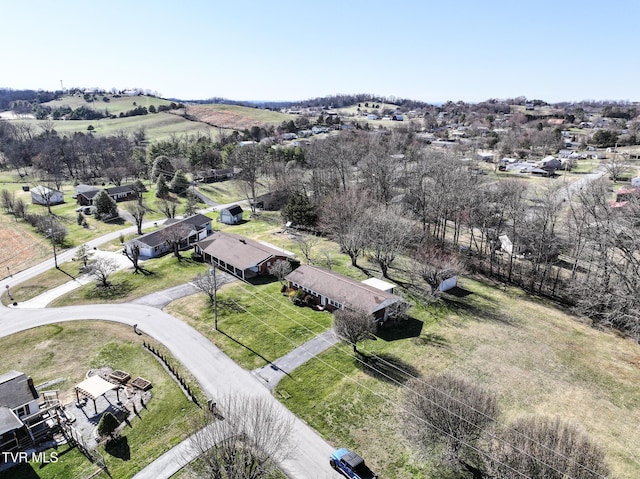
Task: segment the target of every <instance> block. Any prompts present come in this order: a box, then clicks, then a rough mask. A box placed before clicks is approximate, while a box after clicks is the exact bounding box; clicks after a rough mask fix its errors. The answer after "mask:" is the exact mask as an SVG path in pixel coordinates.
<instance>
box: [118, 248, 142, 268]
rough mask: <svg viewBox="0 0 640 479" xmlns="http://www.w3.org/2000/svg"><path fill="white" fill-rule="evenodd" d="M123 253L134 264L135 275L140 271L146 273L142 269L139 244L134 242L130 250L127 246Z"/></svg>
mask: <svg viewBox="0 0 640 479" xmlns="http://www.w3.org/2000/svg"><path fill="white" fill-rule="evenodd" d="M122 252H123V253H124V255H125V256H126V257H127V259H128V260H129V261H131V263H132V264H133V274H138V273H139V272H140V271H144V270H143V269H142V268H141V267H140V245H139V244H138V243H136V242H132V243H131V244H130V246H129V247H128V248H127V247H126V246H125V247H124V248H123V250H122Z"/></svg>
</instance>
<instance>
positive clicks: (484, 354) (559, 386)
mask: <svg viewBox="0 0 640 479" xmlns="http://www.w3.org/2000/svg"><path fill="white" fill-rule="evenodd" d="M461 286H463V287H464V288H465V289H467V290H468V291H470V292H471V293H472V294H470V295H469V296H467V297H464V298H455V297H447V298H446V300H445V301H444V302H442V303H441V304H440V305H436V306H432V307H428V308H420V309H416V308H414V309H412V310H411V314H412V315H413V316H417V320H416V321H411V322H410V323H408V324H406V325H404V327H403V325H401V326H400V327H399V328H398V329H391V330H388V331H383V332H381V333H380V334H379V337H378V340H377V341H367V342H365V343H364V344H363V345H362V346H361V349H362V350H363V351H364V352H365V354H366V355H367V356H369V357H373V355H375V356H377V357H381V358H383V359H384V360H385V361H380V360H379V359H377V358H376V357H373V360H374V361H373V362H370V363H368V364H373V365H374V367H375V368H376V369H382V370H384V372H385V374H388V375H390V376H392V377H393V378H394V380H397V381H399V382H400V383H402V382H403V381H404V380H406V376H405V375H403V374H400V373H399V372H398V371H397V370H395V369H394V368H392V367H390V366H389V363H392V364H394V365H396V366H399V367H400V368H401V369H402V370H406V371H409V372H411V373H412V374H413V375H422V376H429V375H432V374H437V373H439V372H442V371H445V370H447V371H451V372H454V373H456V374H460V375H463V376H466V377H468V378H470V379H472V380H473V381H474V382H476V383H478V384H480V385H482V386H484V387H485V388H487V389H489V390H490V391H491V392H493V393H494V394H495V395H496V396H497V398H498V401H499V405H500V407H501V408H502V411H503V413H502V416H501V417H500V420H501V421H503V422H508V421H511V420H513V419H514V418H517V417H521V416H523V415H528V414H539V415H549V416H555V415H558V416H560V417H562V418H564V419H567V420H570V421H572V422H575V423H577V424H578V425H579V426H581V427H582V428H584V429H585V430H586V432H587V433H588V434H589V435H590V436H591V437H592V438H593V439H594V440H596V442H598V443H600V444H601V445H602V446H603V447H604V449H605V451H606V456H607V460H608V462H609V464H610V465H611V467H612V469H613V471H614V472H615V474H616V475H617V476H618V477H621V478H630V479H631V478H635V477H638V476H639V475H640V463H639V462H638V461H637V459H636V451H637V450H638V449H639V448H640V430H639V429H638V428H637V427H636V425H637V424H638V421H639V420H640V407H639V406H640V367H639V366H638V365H640V352H639V350H638V346H637V345H636V344H634V343H632V342H630V341H628V340H625V339H623V338H620V337H618V336H617V335H615V334H609V333H604V332H600V331H596V330H594V329H592V328H591V327H589V326H588V325H586V324H582V323H580V322H579V321H577V320H576V318H574V317H572V316H570V315H568V314H566V313H565V312H563V311H561V310H559V309H557V308H556V307H554V306H553V305H552V304H550V303H547V302H546V301H543V300H539V299H536V298H529V297H528V296H527V295H526V294H524V293H522V292H521V291H519V290H516V289H510V288H504V287H502V286H499V285H490V284H487V283H482V282H476V281H472V280H468V279H465V280H464V282H463V283H462V285H461ZM401 390H402V388H401V387H400V386H399V385H398V384H397V383H396V382H394V381H391V380H389V379H386V378H385V377H384V376H383V375H382V374H381V373H380V372H377V371H375V370H374V369H372V368H371V367H370V366H368V365H363V364H362V363H360V362H358V361H357V360H356V359H355V358H354V356H353V355H352V354H351V351H350V348H349V347H347V346H345V345H338V346H336V347H334V348H332V349H331V350H328V351H326V352H325V353H323V354H321V355H320V356H319V357H317V358H315V359H314V360H312V361H310V362H309V363H307V364H305V365H304V366H302V367H301V368H298V369H296V370H295V371H293V372H292V374H291V376H288V377H286V378H285V379H284V380H283V381H282V382H281V383H280V384H279V386H278V388H277V390H276V395H278V396H279V397H280V398H281V400H282V402H283V403H284V404H286V405H287V407H289V408H290V409H291V410H292V411H293V412H294V413H296V414H297V415H299V416H300V417H301V418H303V420H305V421H306V422H308V423H309V424H310V425H311V426H312V427H314V428H316V429H317V430H318V431H319V432H320V434H321V435H322V436H323V437H325V438H326V439H328V440H329V441H330V442H331V443H333V444H335V445H336V446H338V445H340V446H342V445H344V446H347V447H353V448H355V449H356V450H358V451H359V452H361V453H362V454H363V456H364V457H366V458H367V460H368V461H369V462H371V465H372V466H373V468H374V469H376V470H377V471H378V472H379V473H380V474H381V476H382V477H388V478H403V477H412V478H421V477H422V478H433V479H436V478H438V477H441V476H439V473H438V472H434V471H435V469H434V464H433V463H431V462H429V460H428V459H427V460H426V462H424V461H420V460H418V459H416V458H415V457H414V456H413V455H412V453H411V451H410V449H409V448H408V446H407V443H406V441H405V440H404V439H403V437H402V431H401V428H400V426H399V425H398V421H397V419H396V404H397V399H398V395H399V393H400V392H401Z"/></svg>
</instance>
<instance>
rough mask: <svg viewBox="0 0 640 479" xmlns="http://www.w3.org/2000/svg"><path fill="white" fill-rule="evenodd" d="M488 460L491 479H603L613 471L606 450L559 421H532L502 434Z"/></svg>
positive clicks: (518, 423)
mask: <svg viewBox="0 0 640 479" xmlns="http://www.w3.org/2000/svg"><path fill="white" fill-rule="evenodd" d="M497 439H498V440H495V439H494V440H493V441H490V443H489V452H490V454H488V455H487V456H486V462H487V469H488V472H489V474H490V475H491V477H493V478H496V479H511V478H513V477H515V475H514V472H516V471H517V473H519V475H521V476H522V477H529V478H531V479H563V478H565V477H575V478H578V477H579V478H580V479H603V478H605V477H608V474H609V467H608V466H607V464H606V462H605V457H604V452H603V450H602V448H601V447H600V446H599V445H598V444H596V443H595V442H593V441H592V440H591V439H589V437H588V436H587V435H586V434H585V433H584V432H583V431H581V430H580V429H579V428H578V427H576V426H575V425H574V424H571V423H568V422H566V421H562V420H560V419H559V418H555V419H551V418H546V417H529V418H523V419H519V420H517V421H515V423H514V424H512V425H511V426H510V427H509V428H508V429H505V430H501V431H499V432H498V435H497Z"/></svg>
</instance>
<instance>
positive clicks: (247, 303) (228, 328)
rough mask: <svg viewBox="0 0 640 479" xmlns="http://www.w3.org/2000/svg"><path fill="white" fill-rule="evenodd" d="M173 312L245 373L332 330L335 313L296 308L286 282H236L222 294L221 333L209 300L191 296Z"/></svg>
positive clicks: (176, 303) (175, 304)
mask: <svg viewBox="0 0 640 479" xmlns="http://www.w3.org/2000/svg"><path fill="white" fill-rule="evenodd" d="M167 312H168V313H169V314H171V315H173V316H175V317H177V318H180V319H182V320H184V321H185V322H187V323H188V324H190V325H191V326H193V327H194V328H196V329H197V330H198V331H200V332H201V333H202V334H203V335H205V336H206V337H208V338H209V339H210V340H211V341H212V342H213V343H214V344H215V345H216V346H218V347H219V348H220V349H222V350H223V351H224V352H225V353H226V354H227V355H228V356H229V357H231V359H233V360H234V361H235V362H237V363H238V364H240V365H241V366H242V367H243V368H245V369H249V370H251V369H254V368H257V367H261V366H264V365H266V364H268V363H269V362H271V361H274V360H275V359H277V358H279V357H281V356H283V355H285V354H286V353H288V352H289V351H291V350H292V349H294V348H295V347H297V346H299V345H301V344H303V343H304V342H306V341H308V340H310V339H312V338H314V337H315V336H316V335H317V334H319V333H321V332H323V331H326V330H327V329H329V327H330V326H331V315H330V314H328V313H326V312H324V313H323V312H318V311H313V310H311V309H310V308H298V307H296V306H294V305H293V304H292V303H291V301H290V300H289V298H288V297H285V296H283V295H282V294H281V293H280V283H278V282H277V281H276V282H273V283H267V284H260V285H257V286H251V285H247V284H245V283H241V282H239V281H238V282H236V283H233V284H229V285H226V286H224V287H223V288H221V290H220V291H219V293H218V329H219V332H216V331H215V330H214V320H213V311H212V308H211V307H210V306H209V304H208V300H207V298H206V297H205V296H204V295H203V294H202V295H197V296H189V297H187V298H183V299H179V300H176V301H174V302H173V303H171V304H170V305H169V306H168V307H167Z"/></svg>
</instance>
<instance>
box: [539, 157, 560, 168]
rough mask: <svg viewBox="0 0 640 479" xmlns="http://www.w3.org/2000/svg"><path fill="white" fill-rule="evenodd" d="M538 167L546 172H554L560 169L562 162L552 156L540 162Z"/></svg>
mask: <svg viewBox="0 0 640 479" xmlns="http://www.w3.org/2000/svg"><path fill="white" fill-rule="evenodd" d="M538 167H539V168H541V169H543V170H546V171H550V172H554V171H555V170H558V169H560V168H562V161H560V160H559V159H558V158H555V157H554V156H547V157H545V158H543V159H542V160H540V163H538Z"/></svg>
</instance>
